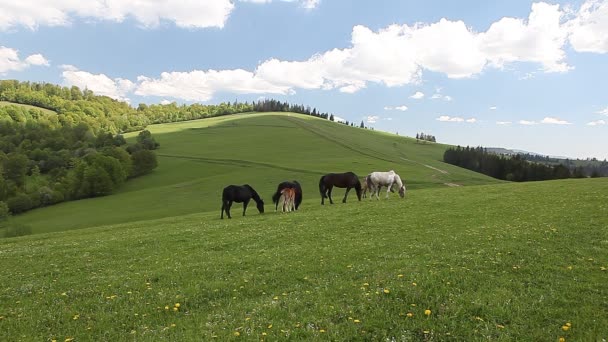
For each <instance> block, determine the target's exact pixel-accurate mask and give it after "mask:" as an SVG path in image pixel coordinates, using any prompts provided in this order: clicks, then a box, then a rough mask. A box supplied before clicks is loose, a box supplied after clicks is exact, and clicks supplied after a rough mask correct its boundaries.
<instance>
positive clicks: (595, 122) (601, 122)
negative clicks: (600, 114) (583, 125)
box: [587, 120, 606, 126]
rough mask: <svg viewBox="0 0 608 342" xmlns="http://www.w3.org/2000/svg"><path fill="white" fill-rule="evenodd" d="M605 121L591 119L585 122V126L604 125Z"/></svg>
mask: <svg viewBox="0 0 608 342" xmlns="http://www.w3.org/2000/svg"><path fill="white" fill-rule="evenodd" d="M605 124H606V121H604V120H597V121H591V122H589V123H587V126H602V125H605Z"/></svg>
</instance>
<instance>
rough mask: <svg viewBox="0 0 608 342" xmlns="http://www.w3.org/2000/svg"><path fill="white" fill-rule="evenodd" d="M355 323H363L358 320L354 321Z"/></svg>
mask: <svg viewBox="0 0 608 342" xmlns="http://www.w3.org/2000/svg"><path fill="white" fill-rule="evenodd" d="M353 322H355V323H361V321H360V320H358V319H356V320H354V321H353Z"/></svg>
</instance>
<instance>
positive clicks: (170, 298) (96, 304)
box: [0, 179, 608, 341]
mask: <svg viewBox="0 0 608 342" xmlns="http://www.w3.org/2000/svg"><path fill="white" fill-rule="evenodd" d="M607 203H608V182H607V181H606V180H605V179H596V180H567V181H552V182H542V183H526V184H501V185H490V186H475V187H461V188H437V189H417V190H415V191H411V192H409V193H408V195H407V197H406V198H405V199H404V200H402V199H398V198H397V196H393V197H392V198H391V199H389V200H383V201H375V200H374V201H362V202H356V201H349V202H348V203H346V204H335V205H325V206H320V205H319V203H313V202H306V203H305V204H304V205H303V207H302V210H301V211H298V212H295V213H290V214H280V213H274V212H272V211H269V212H268V213H266V214H264V215H260V214H258V213H257V212H255V210H252V211H251V213H250V214H249V215H248V216H246V217H241V216H238V215H235V217H234V218H233V219H232V220H220V219H219V210H218V212H217V213H216V212H213V213H202V214H191V215H186V216H179V217H170V218H164V219H159V220H152V221H141V222H135V223H128V224H122V225H116V226H108V227H99V228H92V229H83V230H79V231H73V232H61V233H53V234H41V235H36V236H30V237H23V238H15V239H8V240H2V241H0V251H2V252H1V253H0V261H1V263H2V265H3V272H2V273H1V274H0V284H1V287H0V317H1V318H0V340H6V341H12V340H24V341H25V340H27V341H29V340H48V341H50V340H53V339H56V340H57V341H64V340H66V339H69V338H73V339H74V340H131V339H133V340H147V341H156V340H211V339H214V338H216V339H218V340H240V339H243V340H260V339H264V340H284V339H292V340H315V339H317V340H385V339H388V340H393V339H394V340H453V341H471V340H504V341H511V340H529V341H558V340H559V338H564V339H565V340H566V341H596V340H602V339H605V338H608V330H607V329H606V327H608V307H606V303H607V302H608V287H606V281H607V280H608V273H607V272H608V271H607V270H606V268H607V267H608V249H607V247H608V245H607V244H608V229H607V228H608V204H607Z"/></svg>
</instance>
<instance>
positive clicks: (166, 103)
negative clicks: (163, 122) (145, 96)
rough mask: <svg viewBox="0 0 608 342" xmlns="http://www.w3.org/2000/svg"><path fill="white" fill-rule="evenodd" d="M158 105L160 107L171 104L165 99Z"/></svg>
mask: <svg viewBox="0 0 608 342" xmlns="http://www.w3.org/2000/svg"><path fill="white" fill-rule="evenodd" d="M160 104H161V105H168V104H171V101H169V100H167V99H164V100H162V101H160Z"/></svg>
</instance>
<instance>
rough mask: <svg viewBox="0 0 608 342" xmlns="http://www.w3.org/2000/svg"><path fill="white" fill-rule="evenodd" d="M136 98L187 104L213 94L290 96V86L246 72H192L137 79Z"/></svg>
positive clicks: (237, 70) (202, 99)
mask: <svg viewBox="0 0 608 342" xmlns="http://www.w3.org/2000/svg"><path fill="white" fill-rule="evenodd" d="M137 81H138V82H139V84H138V86H137V89H136V90H135V94H136V95H141V96H162V97H172V98H178V99H184V100H187V101H208V100H210V99H211V98H212V97H213V95H214V94H215V93H216V92H220V91H226V92H231V93H237V94H289V93H291V92H292V90H291V87H289V86H285V85H277V84H272V83H270V82H267V81H265V80H263V79H261V78H259V77H257V76H256V75H254V74H253V73H251V72H249V71H245V70H242V69H236V70H221V71H216V70H208V71H201V70H194V71H191V72H163V73H162V74H161V75H160V78H156V79H153V78H149V77H146V76H139V77H138V78H137Z"/></svg>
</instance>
